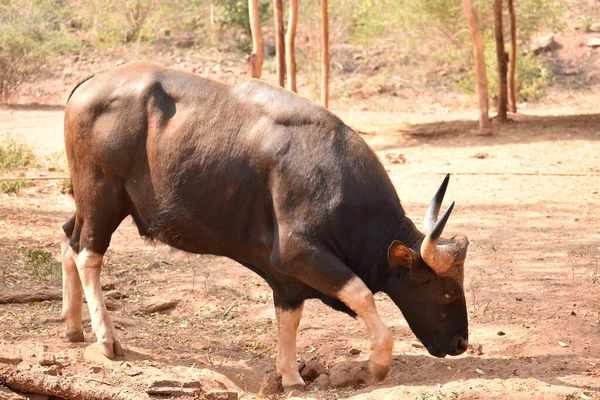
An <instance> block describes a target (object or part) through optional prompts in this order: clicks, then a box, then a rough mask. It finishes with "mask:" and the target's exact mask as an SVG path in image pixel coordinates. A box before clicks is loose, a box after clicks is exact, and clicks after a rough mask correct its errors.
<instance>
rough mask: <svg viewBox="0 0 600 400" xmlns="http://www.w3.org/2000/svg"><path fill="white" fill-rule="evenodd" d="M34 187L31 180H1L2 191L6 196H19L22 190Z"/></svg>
mask: <svg viewBox="0 0 600 400" xmlns="http://www.w3.org/2000/svg"><path fill="white" fill-rule="evenodd" d="M32 186H33V182H32V181H29V180H18V181H3V180H0V191H1V192H2V193H6V194H17V193H19V192H20V191H21V189H27V188H29V187H32Z"/></svg>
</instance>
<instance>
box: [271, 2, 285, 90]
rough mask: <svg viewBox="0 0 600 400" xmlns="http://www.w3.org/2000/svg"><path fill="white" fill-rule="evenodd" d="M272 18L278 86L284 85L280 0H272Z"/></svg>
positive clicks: (283, 45) (283, 41)
mask: <svg viewBox="0 0 600 400" xmlns="http://www.w3.org/2000/svg"><path fill="white" fill-rule="evenodd" d="M273 19H274V20H275V54H276V57H277V77H278V78H279V86H281V87H283V86H285V32H284V31H283V6H282V0H273Z"/></svg>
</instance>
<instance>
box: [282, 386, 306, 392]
mask: <svg viewBox="0 0 600 400" xmlns="http://www.w3.org/2000/svg"><path fill="white" fill-rule="evenodd" d="M293 390H297V391H299V392H305V391H306V387H305V386H304V385H302V384H296V385H290V386H284V387H283V391H284V392H285V393H289V392H291V391H293Z"/></svg>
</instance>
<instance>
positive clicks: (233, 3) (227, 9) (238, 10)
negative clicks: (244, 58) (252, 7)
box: [219, 0, 272, 53]
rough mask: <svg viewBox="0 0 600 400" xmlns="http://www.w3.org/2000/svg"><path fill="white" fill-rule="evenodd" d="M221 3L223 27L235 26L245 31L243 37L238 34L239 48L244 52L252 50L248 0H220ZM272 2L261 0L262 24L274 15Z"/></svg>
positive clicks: (259, 6)
mask: <svg viewBox="0 0 600 400" xmlns="http://www.w3.org/2000/svg"><path fill="white" fill-rule="evenodd" d="M219 4H220V5H221V12H220V14H221V15H220V20H221V25H222V28H224V29H227V28H233V29H234V30H237V31H241V32H243V33H244V36H243V37H239V36H238V38H237V39H238V43H237V46H238V49H239V50H240V51H242V52H244V53H249V52H250V51H251V50H252V32H251V30H250V11H249V9H248V0H220V1H219ZM271 6H272V2H271V1H268V0H259V2H258V13H259V16H260V22H261V25H262V26H264V25H265V24H266V22H267V20H268V19H269V18H270V16H271V15H272V7H271Z"/></svg>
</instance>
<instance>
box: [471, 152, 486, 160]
mask: <svg viewBox="0 0 600 400" xmlns="http://www.w3.org/2000/svg"><path fill="white" fill-rule="evenodd" d="M489 156H490V155H489V154H488V153H476V154H475V155H474V156H473V158H478V159H480V160H483V159H486V158H488V157H489Z"/></svg>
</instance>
